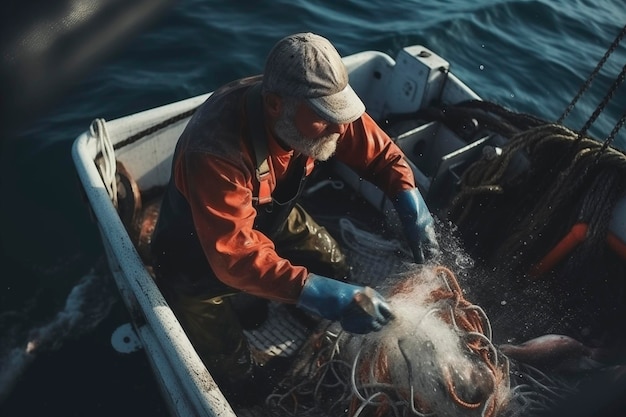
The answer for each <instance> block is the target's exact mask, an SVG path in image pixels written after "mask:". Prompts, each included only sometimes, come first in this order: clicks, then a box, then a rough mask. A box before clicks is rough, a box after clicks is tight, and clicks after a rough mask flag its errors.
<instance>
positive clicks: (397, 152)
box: [336, 113, 415, 198]
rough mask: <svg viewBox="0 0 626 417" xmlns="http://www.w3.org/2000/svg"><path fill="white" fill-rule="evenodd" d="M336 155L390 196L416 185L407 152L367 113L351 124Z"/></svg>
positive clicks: (340, 142)
mask: <svg viewBox="0 0 626 417" xmlns="http://www.w3.org/2000/svg"><path fill="white" fill-rule="evenodd" d="M336 158H337V159H338V160H339V161H341V162H343V163H345V164H346V165H348V166H349V167H350V168H352V169H353V170H354V171H355V172H356V173H358V174H359V175H360V176H362V177H363V178H364V179H366V180H368V181H370V182H372V183H373V184H375V185H376V186H378V188H380V189H381V190H382V191H383V192H384V193H385V194H386V195H387V196H388V197H390V198H391V197H394V196H395V195H397V194H398V193H399V192H401V191H404V190H409V189H412V188H415V179H414V177H413V171H412V170H411V167H410V166H409V164H408V163H407V162H406V159H405V156H404V153H403V152H402V150H401V149H400V148H399V147H398V146H397V145H396V144H395V143H394V142H393V141H392V140H391V138H390V137H389V136H388V135H387V134H386V133H385V132H384V131H383V130H382V129H381V128H380V127H379V126H378V125H377V124H376V122H375V121H374V120H373V119H372V118H371V117H370V116H369V115H368V114H367V113H364V114H363V116H361V118H360V119H358V120H356V121H355V122H353V123H351V124H350V125H349V126H348V128H347V129H346V132H345V133H344V135H343V136H342V138H341V140H340V141H339V144H338V145H337V151H336Z"/></svg>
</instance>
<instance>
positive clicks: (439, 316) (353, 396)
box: [267, 266, 511, 417]
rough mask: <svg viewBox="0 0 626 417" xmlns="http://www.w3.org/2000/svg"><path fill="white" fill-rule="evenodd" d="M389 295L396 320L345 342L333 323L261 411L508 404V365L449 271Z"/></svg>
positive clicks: (437, 411)
mask: <svg viewBox="0 0 626 417" xmlns="http://www.w3.org/2000/svg"><path fill="white" fill-rule="evenodd" d="M381 291H382V292H383V293H384V294H385V295H386V297H387V299H388V300H389V302H390V305H391V308H392V309H393V311H394V312H395V314H396V319H395V320H394V321H393V322H392V323H390V324H388V325H387V326H385V328H384V329H383V330H381V331H380V332H376V333H371V334H368V335H350V334H347V333H344V332H341V331H340V330H338V328H337V327H335V326H336V325H329V326H328V327H326V328H324V329H322V330H320V331H319V332H318V333H317V334H316V335H315V336H314V337H312V338H311V341H310V343H309V345H308V346H307V347H306V348H305V349H304V350H303V351H302V352H301V354H300V358H301V360H300V361H299V365H296V366H295V367H294V370H293V371H292V373H291V374H290V375H289V376H288V377H287V378H286V379H285V380H284V381H283V383H282V384H281V386H282V387H284V388H286V390H285V391H281V390H277V391H276V392H275V393H274V394H272V395H271V396H270V397H268V399H267V405H268V407H269V409H270V410H273V411H274V412H275V413H278V414H277V415H299V416H300V415H319V416H322V415H346V414H347V415H349V416H352V417H357V416H372V417H377V416H388V415H391V416H407V415H417V416H424V415H428V416H435V415H436V416H440V417H441V416H457V415H465V416H473V415H476V416H486V417H490V416H494V415H496V414H497V413H498V412H499V411H501V410H503V409H505V407H506V405H507V403H508V402H509V400H510V396H511V389H510V384H509V363H508V360H507V358H506V357H504V356H503V355H502V354H500V353H499V352H498V351H497V349H496V348H495V347H494V346H493V344H492V343H491V325H490V323H489V320H488V318H487V316H486V314H485V313H484V312H483V310H482V309H481V308H480V307H478V306H476V305H473V304H471V303H470V302H469V301H467V300H466V299H464V297H463V292H462V290H461V288H460V287H459V284H458V282H457V280H456V277H455V275H454V274H453V272H452V271H450V270H449V269H447V268H445V267H441V266H436V267H426V266H424V267H421V268H420V269H419V270H418V271H417V272H415V271H414V272H412V273H410V274H408V276H407V277H403V278H402V279H401V280H400V281H399V282H398V281H397V280H396V281H395V282H391V283H387V284H386V285H384V286H383V288H382V289H381Z"/></svg>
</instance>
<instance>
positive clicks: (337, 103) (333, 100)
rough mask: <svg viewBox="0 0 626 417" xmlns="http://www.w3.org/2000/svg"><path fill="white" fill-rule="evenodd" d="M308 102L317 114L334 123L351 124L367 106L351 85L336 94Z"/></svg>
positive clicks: (311, 99) (310, 99)
mask: <svg viewBox="0 0 626 417" xmlns="http://www.w3.org/2000/svg"><path fill="white" fill-rule="evenodd" d="M307 100H308V101H309V103H310V104H311V107H313V109H314V110H315V111H316V112H317V114H319V115H320V116H321V117H323V118H324V119H325V120H328V121H329V122H332V123H339V124H343V123H351V122H354V121H355V120H356V119H358V118H359V117H361V115H362V114H363V112H365V104H363V102H362V101H361V99H360V98H359V96H358V95H357V94H356V93H355V92H354V90H353V89H352V87H350V84H347V85H346V87H345V88H344V89H343V90H341V91H340V92H338V93H336V94H333V95H330V96H324V97H315V98H309V99H307Z"/></svg>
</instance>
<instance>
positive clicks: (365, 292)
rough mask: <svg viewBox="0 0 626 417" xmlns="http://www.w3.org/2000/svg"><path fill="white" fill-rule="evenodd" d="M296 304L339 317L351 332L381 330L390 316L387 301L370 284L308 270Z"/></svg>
mask: <svg viewBox="0 0 626 417" xmlns="http://www.w3.org/2000/svg"><path fill="white" fill-rule="evenodd" d="M297 306H298V307H299V308H301V309H302V310H304V311H306V312H308V313H312V314H315V315H317V316H320V317H323V318H325V319H328V320H338V321H339V322H340V323H341V326H342V327H343V329H344V330H345V331H347V332H350V333H360V334H363V333H369V332H372V331H377V330H380V329H381V328H382V327H383V326H384V325H385V324H387V323H388V322H389V320H391V319H392V318H393V314H392V313H391V309H390V308H389V304H387V302H386V301H385V299H384V298H383V297H382V296H381V295H380V294H379V293H378V292H376V291H374V290H373V289H371V288H369V287H362V286H358V285H353V284H346V283H344V282H341V281H337V280H334V279H332V278H326V277H323V276H321V275H316V274H310V275H309V277H308V278H307V280H306V283H305V284H304V288H302V293H301V294H300V298H299V299H298V304H297Z"/></svg>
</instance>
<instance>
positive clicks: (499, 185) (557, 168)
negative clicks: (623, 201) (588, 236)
mask: <svg viewBox="0 0 626 417" xmlns="http://www.w3.org/2000/svg"><path fill="white" fill-rule="evenodd" d="M554 155H560V157H558V158H557V159H555V158H554ZM521 160H523V161H526V163H527V164H528V166H527V167H526V169H524V170H522V171H520V172H514V171H513V170H512V166H514V165H515V164H516V163H518V164H519V163H520V161H521ZM625 188H626V156H625V155H624V154H623V153H622V152H620V151H618V150H616V149H614V148H611V147H608V145H607V144H606V143H605V144H601V143H600V142H598V141H596V140H593V139H591V138H588V137H583V138H580V137H579V135H578V134H577V133H575V132H573V131H571V130H569V129H567V128H566V127H564V126H561V125H555V124H552V125H545V126H540V127H537V128H533V129H529V130H527V131H525V132H522V133H520V134H518V135H515V136H513V137H512V138H511V141H510V143H509V144H508V145H507V146H505V147H504V148H503V150H502V154H501V155H500V157H498V158H496V159H495V160H481V161H480V162H478V163H475V164H474V165H472V166H471V167H470V168H469V169H468V170H467V171H466V172H465V174H464V176H463V177H462V179H461V191H460V193H459V194H458V195H457V197H456V198H455V199H454V200H453V202H452V208H451V211H450V212H451V218H452V220H453V221H455V222H456V224H457V225H459V227H460V228H467V227H469V228H470V229H471V227H472V226H470V223H471V222H474V224H479V223H480V221H481V220H480V216H481V215H483V214H481V212H484V211H485V209H488V210H487V214H484V216H485V219H486V218H487V217H489V216H494V213H495V214H496V215H498V216H501V217H499V218H496V219H494V218H490V222H491V224H494V229H497V232H498V233H499V235H500V236H501V238H500V239H501V240H500V241H497V238H496V239H495V240H496V242H495V243H493V244H492V252H491V253H490V254H489V255H487V257H488V258H489V259H494V260H495V259H499V260H502V259H507V260H508V261H509V262H510V265H515V264H516V265H519V266H522V265H528V264H532V263H534V262H537V261H539V259H537V258H539V257H541V256H543V255H545V253H547V250H548V249H549V245H552V244H554V243H555V242H554V241H551V238H552V239H554V237H555V236H556V237H557V238H560V237H562V236H564V235H565V234H566V233H567V231H569V229H570V228H571V227H572V225H573V224H574V223H576V222H580V221H583V222H586V223H589V224H590V225H591V223H596V224H597V226H598V227H601V228H599V229H597V232H598V233H599V234H601V235H603V236H601V237H602V238H604V236H605V234H606V230H605V229H606V227H607V226H606V223H607V222H608V219H610V217H611V213H612V210H613V207H614V204H615V202H616V201H617V198H618V197H619V196H620V195H621V193H622V192H623V190H624V189H625ZM500 202H501V204H504V206H503V205H499V204H500ZM581 202H582V203H583V204H581ZM585 202H588V203H585ZM507 204H508V205H510V206H511V207H515V210H514V213H515V214H512V213H509V212H510V210H509V209H508V208H507V206H506V205H507ZM476 210H479V211H478V212H477V211H476ZM594 219H603V220H602V221H600V220H594ZM494 221H495V222H498V223H494ZM468 230H469V229H468ZM469 233H471V231H470V232H469ZM595 243H598V242H595ZM589 244H591V242H589ZM601 246H602V247H603V246H604V245H601ZM586 250H591V247H589V248H587V249H586Z"/></svg>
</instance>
